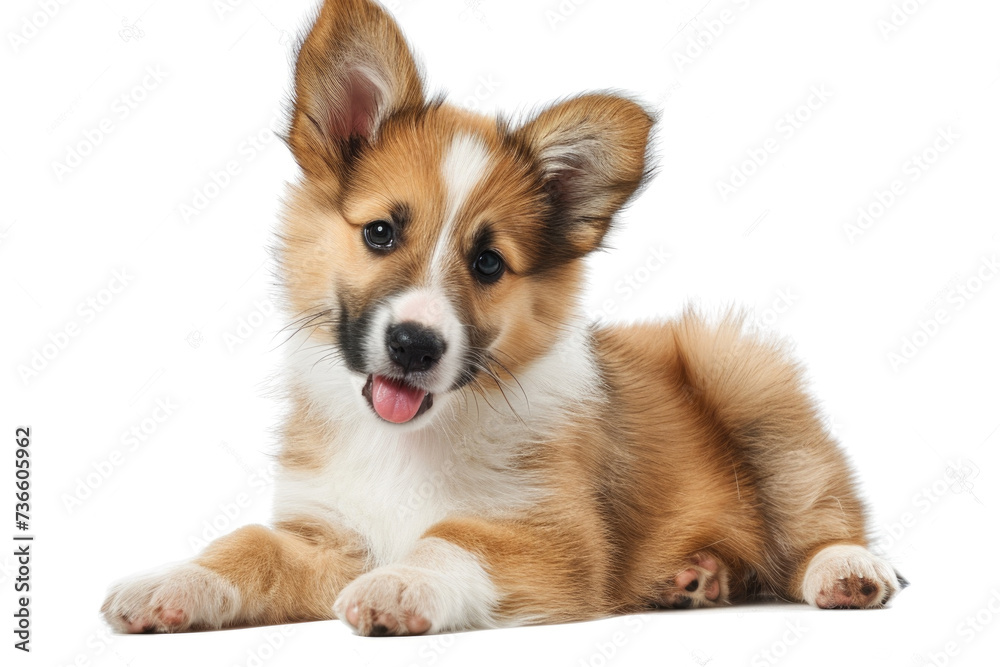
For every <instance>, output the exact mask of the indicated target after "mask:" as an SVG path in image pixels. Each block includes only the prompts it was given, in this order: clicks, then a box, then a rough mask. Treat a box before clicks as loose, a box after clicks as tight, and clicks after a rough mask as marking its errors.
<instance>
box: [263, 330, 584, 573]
mask: <svg viewBox="0 0 1000 667" xmlns="http://www.w3.org/2000/svg"><path fill="white" fill-rule="evenodd" d="M570 347H572V348H574V349H568V348H570ZM310 356H311V355H310ZM310 356H302V358H296V357H295V356H294V355H293V357H292V358H291V359H290V360H289V361H290V362H291V363H290V369H291V371H292V378H291V379H292V381H293V383H294V384H295V385H297V386H298V388H299V389H300V390H301V391H305V392H307V393H308V395H309V398H310V400H311V402H312V403H313V405H314V407H315V408H316V409H317V410H318V411H320V412H321V413H323V414H324V417H325V418H326V419H328V420H329V421H330V422H331V423H332V424H335V428H333V429H331V433H335V434H336V435H335V436H331V441H330V442H328V443H325V445H326V447H325V449H326V450H327V452H328V459H327V461H326V463H325V464H324V465H323V466H322V467H319V468H312V469H309V470H291V469H286V470H282V471H280V472H279V474H278V476H277V479H276V488H275V520H277V521H281V520H286V519H296V518H304V517H310V518H316V519H321V520H323V521H328V522H331V523H334V524H336V525H341V526H343V527H345V528H349V529H351V530H354V531H356V532H357V533H358V534H360V535H361V536H362V537H363V539H364V540H365V541H366V543H367V546H368V549H369V551H370V554H371V559H372V563H371V565H372V566H379V565H384V564H387V563H392V562H395V561H397V560H399V559H400V558H402V557H403V556H405V555H406V554H407V553H408V552H409V551H410V550H411V549H412V548H413V545H414V543H415V542H416V541H417V540H418V539H419V538H420V536H421V535H422V534H423V533H424V532H425V531H426V530H427V529H428V528H429V527H430V526H432V525H433V524H435V523H437V522H439V521H441V520H442V519H445V518H447V517H461V516H477V517H496V516H503V515H510V514H511V513H515V512H517V511H519V510H523V509H525V508H528V507H530V506H531V505H533V504H535V503H537V502H538V500H539V499H540V498H541V497H542V494H544V487H545V485H544V480H540V479H537V478H533V477H532V476H531V475H529V474H527V473H525V472H524V471H523V470H522V469H521V467H520V466H518V464H517V462H518V459H519V458H520V457H521V456H525V455H528V456H530V455H531V449H532V448H534V447H537V446H544V443H545V441H546V440H547V439H549V437H550V435H549V434H551V433H552V432H553V430H554V429H555V427H557V426H558V425H559V424H560V423H563V422H564V421H565V420H567V419H572V415H573V414H574V413H575V412H576V411H580V410H583V411H590V410H591V409H592V407H593V406H592V402H593V401H594V400H598V399H597V396H598V395H599V391H598V389H597V388H598V386H599V378H598V374H597V371H596V365H595V363H594V359H593V357H592V353H591V349H590V344H589V338H588V337H586V336H582V335H581V336H575V337H574V340H572V341H566V344H565V345H563V346H561V348H560V350H559V351H555V352H553V353H551V354H550V355H548V356H546V357H544V358H542V359H540V360H538V361H537V362H536V363H534V364H533V365H532V366H531V367H530V368H528V369H526V370H525V371H524V372H523V373H520V374H519V375H518V386H517V387H514V388H511V389H508V390H507V391H506V398H505V397H504V396H502V395H501V394H500V392H499V390H497V389H494V390H493V391H495V392H496V394H495V395H494V396H489V394H487V397H488V399H489V404H488V403H487V401H486V400H484V398H481V397H479V398H477V397H476V396H474V395H473V394H472V392H471V391H469V392H467V395H464V396H463V395H460V394H459V395H449V396H446V397H443V399H445V400H447V401H449V403H448V404H447V405H446V409H444V410H442V411H441V412H440V413H439V414H438V415H437V416H436V419H435V420H434V422H433V423H432V424H430V425H429V426H428V427H426V428H424V429H421V430H415V431H407V430H400V429H398V428H397V427H395V426H394V425H390V424H383V423H381V422H380V421H379V420H378V419H377V418H375V416H374V415H373V414H370V413H367V412H366V411H368V410H369V408H368V407H367V406H360V408H361V409H359V402H358V400H357V397H356V396H355V395H354V394H356V393H357V392H358V388H359V385H358V381H357V378H352V377H350V376H349V372H348V371H347V370H346V369H344V368H342V367H334V368H325V369H324V368H321V369H320V371H317V368H320V367H318V366H317V365H316V364H315V363H314V362H313V361H312V359H311V358H310Z"/></svg>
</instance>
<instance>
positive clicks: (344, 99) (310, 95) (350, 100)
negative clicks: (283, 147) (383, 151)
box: [288, 0, 424, 176]
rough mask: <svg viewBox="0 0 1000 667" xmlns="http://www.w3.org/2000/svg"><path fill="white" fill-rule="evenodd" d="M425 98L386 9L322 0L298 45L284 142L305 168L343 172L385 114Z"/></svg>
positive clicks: (358, 1)
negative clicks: (307, 32)
mask: <svg viewBox="0 0 1000 667" xmlns="http://www.w3.org/2000/svg"><path fill="white" fill-rule="evenodd" d="M423 102H424V91H423V83H422V82H421V79H420V74H419V72H418V71H417V65H416V63H415V62H414V60H413V55H412V54H411V53H410V49H409V46H408V45H407V43H406V40H405V39H404V38H403V35H402V33H401V32H400V30H399V27H398V26H397V25H396V22H395V21H394V20H393V19H392V17H391V16H390V15H389V14H388V13H387V12H386V11H385V10H384V9H383V8H382V7H380V6H378V5H377V4H375V3H374V2H371V1H370V0H326V2H325V3H324V4H323V8H322V9H321V10H320V13H319V16H318V17H317V19H316V23H315V24H314V25H313V27H312V30H311V31H310V32H309V35H308V36H307V37H306V39H305V41H304V42H303V44H302V48H301V49H300V50H299V56H298V62H297V63H296V66H295V100H294V107H293V111H292V125H291V129H290V131H289V136H288V139H289V142H288V143H289V146H290V147H291V149H292V154H293V155H294V156H295V159H296V161H297V162H298V163H299V166H301V167H302V169H303V171H305V172H306V173H307V174H309V175H313V176H324V175H329V174H331V172H332V174H333V175H334V176H341V175H342V174H343V171H344V169H345V167H346V166H347V165H348V163H349V161H350V158H351V155H352V154H353V153H354V152H356V150H357V149H358V147H359V142H361V143H364V142H370V141H372V140H373V139H374V138H375V136H376V135H377V133H378V130H379V125H380V124H381V123H382V121H384V120H385V118H386V117H387V116H389V115H390V114H392V113H393V112H395V111H398V110H400V109H404V108H407V107H410V106H419V105H422V104H423Z"/></svg>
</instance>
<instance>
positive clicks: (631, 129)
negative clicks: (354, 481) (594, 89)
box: [280, 0, 652, 428]
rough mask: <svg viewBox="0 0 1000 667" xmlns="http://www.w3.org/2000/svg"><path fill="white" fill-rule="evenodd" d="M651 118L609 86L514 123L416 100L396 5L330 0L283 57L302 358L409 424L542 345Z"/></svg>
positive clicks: (285, 264) (290, 261)
mask: <svg viewBox="0 0 1000 667" xmlns="http://www.w3.org/2000/svg"><path fill="white" fill-rule="evenodd" d="M651 125H652V119H651V118H650V116H649V115H648V114H647V113H646V112H645V111H644V110H643V109H642V108H641V107H640V106H638V105H637V104H635V103H634V102H631V101H629V100H627V99H624V98H621V97H617V96H613V95H605V94H596V95H584V96H580V97H576V98H573V99H569V100H566V101H563V102H560V103H558V104H555V105H553V106H551V107H549V108H547V109H545V110H544V111H542V112H541V113H539V114H537V115H536V116H535V117H534V118H532V119H530V120H529V121H527V122H526V123H524V124H521V125H519V126H514V125H513V124H511V123H508V122H505V121H502V120H497V119H493V118H487V117H484V116H480V115H476V114H473V113H470V112H467V111H464V110H461V109H459V108H456V107H453V106H449V105H448V104H446V103H444V102H443V101H442V100H439V99H434V100H428V99H427V98H426V96H425V94H424V90H423V84H422V82H421V79H420V75H419V72H418V69H417V66H416V64H415V62H414V60H413V57H412V55H411V53H410V50H409V48H408V46H407V44H406V41H405V40H404V38H403V37H402V35H401V33H400V32H399V29H398V27H397V26H396V24H395V23H394V21H393V20H392V18H391V17H390V16H389V15H388V14H387V13H386V12H385V11H384V10H383V9H382V8H380V7H379V6H377V5H375V4H374V3H372V2H369V1H368V0H328V1H327V2H326V4H325V5H324V6H323V8H322V10H321V12H320V14H319V16H318V18H317V20H316V24H315V25H314V26H313V28H312V31H311V32H310V33H309V35H308V37H307V38H306V40H305V42H304V43H303V45H302V48H301V51H300V53H299V57H298V64H297V67H296V76H295V99H294V108H293V116H292V125H291V130H290V132H289V144H290V146H291V149H292V152H293V154H294V156H295V159H296V160H297V161H298V163H299V165H300V166H301V168H302V170H303V172H304V177H303V180H302V182H301V183H300V184H299V185H298V186H296V188H295V189H294V191H293V194H292V196H291V200H290V202H289V206H288V210H287V214H286V222H285V228H284V234H283V247H282V251H281V254H280V258H281V263H282V272H283V279H284V282H285V285H286V287H287V291H288V298H289V300H290V308H291V309H292V311H293V312H297V316H298V317H300V318H301V319H300V320H298V321H297V322H296V323H295V324H294V326H301V327H302V328H303V330H305V331H310V332H311V334H310V336H311V337H310V343H309V344H310V345H314V346H318V347H317V348H316V350H317V352H316V355H315V358H316V359H317V363H316V364H314V366H313V368H312V372H321V373H323V372H336V373H341V374H343V373H345V372H346V373H347V374H348V375H349V376H350V378H351V380H350V382H351V383H352V385H351V386H353V387H354V389H356V393H357V401H358V405H359V406H361V407H362V409H363V410H364V411H366V412H368V413H369V414H370V415H371V416H372V418H373V419H375V418H376V415H377V418H381V420H383V421H385V422H391V423H395V424H404V423H405V424H413V427H414V428H419V427H421V426H422V425H425V424H427V423H430V422H431V421H432V415H433V413H437V412H440V409H441V406H442V405H444V404H447V403H448V402H449V401H450V400H453V398H452V397H453V396H455V395H456V394H458V393H460V391H461V390H463V389H465V388H471V389H473V390H475V389H477V388H478V389H479V390H480V391H486V390H487V387H489V386H493V387H494V388H495V387H496V386H497V385H499V384H500V383H503V382H505V381H507V380H509V379H511V378H512V377H513V376H516V374H517V373H518V371H519V370H520V369H523V368H525V367H526V365H528V364H531V363H532V362H533V361H535V360H537V359H538V358H539V357H540V356H542V355H544V354H546V353H547V352H549V351H550V350H552V348H553V346H555V345H557V344H558V341H559V340H560V339H563V338H565V337H566V336H567V335H568V332H567V329H566V325H567V323H568V322H569V321H570V320H572V319H573V317H574V316H575V313H576V312H577V304H576V301H577V299H578V295H579V291H580V287H581V285H580V281H581V277H582V262H581V259H582V258H583V257H584V256H585V255H586V254H588V253H589V252H591V251H592V250H594V249H596V248H598V247H599V246H600V244H601V241H602V240H603V238H604V236H605V234H606V233H607V231H608V228H609V226H610V224H611V221H612V218H613V216H614V215H615V213H616V212H617V211H618V210H619V209H620V208H621V207H622V206H623V205H624V204H625V203H626V201H627V200H628V199H629V198H630V197H631V195H632V194H633V193H634V192H635V190H636V188H637V187H638V186H639V185H640V183H641V182H642V180H643V177H644V175H645V173H646V167H645V157H646V146H647V139H648V134H649V131H650V128H651ZM324 353H327V354H326V357H324ZM320 360H321V361H320ZM329 364H332V365H333V366H335V367H336V368H335V369H334V370H331V369H329V368H328V366H329ZM365 404H367V406H366V405H365Z"/></svg>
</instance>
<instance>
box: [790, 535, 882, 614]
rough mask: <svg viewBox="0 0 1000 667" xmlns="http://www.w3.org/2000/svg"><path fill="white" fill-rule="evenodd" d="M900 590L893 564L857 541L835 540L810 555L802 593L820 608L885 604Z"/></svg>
mask: <svg viewBox="0 0 1000 667" xmlns="http://www.w3.org/2000/svg"><path fill="white" fill-rule="evenodd" d="M898 590H899V581H898V579H897V578H896V573H895V571H894V570H893V569H892V567H891V566H890V565H889V564H888V563H886V562H885V561H884V560H882V559H881V558H879V557H878V556H876V555H875V554H873V553H871V552H870V551H868V550H867V549H865V548H864V547H862V546H858V545H856V544H836V545H834V546H830V547H827V548H825V549H823V550H822V551H820V552H819V553H817V554H816V555H815V556H813V558H812V560H811V561H809V566H808V567H807V568H806V573H805V577H804V578H803V580H802V596H803V597H804V598H805V601H806V602H808V603H809V604H812V605H816V606H817V607H820V608H821V609H870V608H874V607H882V606H884V605H885V604H886V603H887V602H888V601H889V599H890V598H892V596H893V595H895V594H896V592H897V591H898Z"/></svg>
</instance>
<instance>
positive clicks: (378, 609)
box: [333, 565, 440, 636]
mask: <svg viewBox="0 0 1000 667" xmlns="http://www.w3.org/2000/svg"><path fill="white" fill-rule="evenodd" d="M433 578H434V577H430V576H428V572H427V571H426V570H423V569H421V568H416V567H409V566H406V565H396V566H390V567H380V568H378V569H376V570H372V571H371V572H369V573H368V574H364V575H362V576H360V577H358V578H357V579H355V580H354V581H353V582H351V583H350V584H349V585H348V586H347V587H346V588H345V589H344V590H343V591H342V592H341V593H340V597H338V598H337V601H336V602H334V604H333V613H335V614H336V615H337V618H339V619H340V620H342V621H344V622H345V623H347V624H348V625H350V626H351V627H352V628H354V629H355V630H356V631H357V633H358V634H359V635H371V636H381V635H419V634H423V633H425V632H427V631H428V630H430V629H431V627H432V626H435V625H437V626H438V627H440V620H439V619H438V618H436V616H437V614H436V611H437V609H436V608H437V607H439V606H440V603H439V601H438V600H437V599H436V598H437V594H436V592H435V590H434V582H433V581H432V579H433ZM436 620H437V621H438V623H435V621H436Z"/></svg>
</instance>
